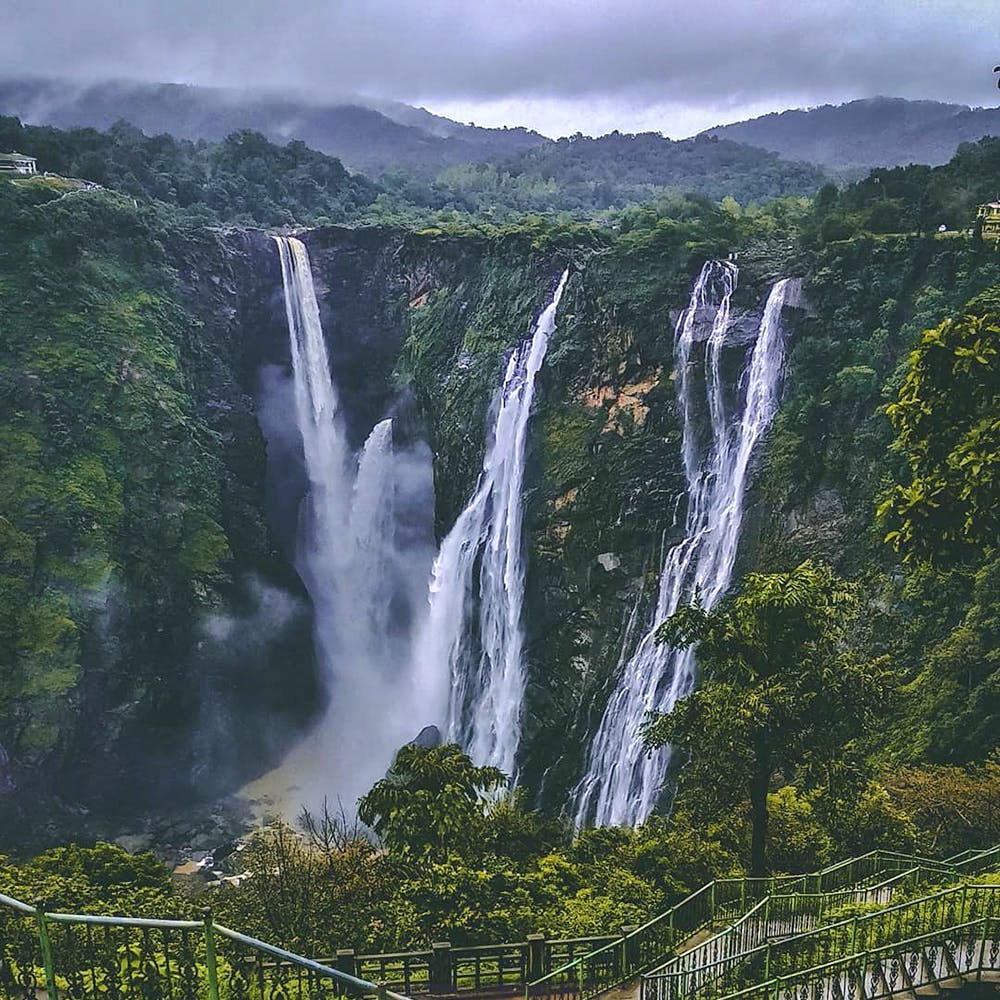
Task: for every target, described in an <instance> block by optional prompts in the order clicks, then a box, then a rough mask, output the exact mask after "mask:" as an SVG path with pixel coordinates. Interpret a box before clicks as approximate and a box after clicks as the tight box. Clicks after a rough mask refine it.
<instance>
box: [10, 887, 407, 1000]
mask: <svg viewBox="0 0 1000 1000" xmlns="http://www.w3.org/2000/svg"><path fill="white" fill-rule="evenodd" d="M98 996H103V997H108V998H109V1000H111V998H125V997H137V998H148V1000H262V998H265V997H267V998H270V997H277V996H280V997H283V998H285V1000H325V998H332V997H345V996H350V997H363V998H366V997H373V998H378V1000H407V998H406V997H404V996H402V995H400V994H399V993H395V992H393V991H391V990H390V989H388V987H387V986H386V985H385V984H376V983H372V982H368V981H366V980H364V979H360V978H358V977H356V976H352V975H350V974H348V973H345V972H343V971H341V970H339V969H335V968H331V967H330V966H327V965H324V964H323V963H321V962H316V961H313V960H312V959H309V958H303V957H302V956H301V955H295V954H293V953H292V952H289V951H286V950H285V949H284V948H278V947H276V946H275V945H272V944H268V943H267V942H265V941H259V940H257V939H256V938H253V937H249V936H248V935H246V934H241V933H239V931H234V930H230V929H229V928H228V927H223V926H222V925H221V924H217V923H215V921H214V920H213V919H212V915H211V913H210V912H208V911H206V912H205V915H204V919H202V920H200V921H199V920H153V919H145V918H136V917H104V916H89V915H84V914H77V913H51V912H48V911H47V910H46V909H45V907H44V906H43V905H41V904H38V905H36V906H29V905H28V904H27V903H23V902H21V901H20V900H17V899H13V898H12V897H10V896H5V895H2V894H0V997H2V998H3V1000H38V998H39V997H45V998H47V1000H60V998H66V1000H84V998H91V997H98Z"/></svg>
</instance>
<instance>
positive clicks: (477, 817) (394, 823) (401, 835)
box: [358, 743, 507, 854]
mask: <svg viewBox="0 0 1000 1000" xmlns="http://www.w3.org/2000/svg"><path fill="white" fill-rule="evenodd" d="M506 783H507V777H506V775H505V774H504V773H503V772H502V771H499V770H497V768H495V767H476V765H475V764H473V763H472V761H471V760H470V758H469V757H468V755H467V754H465V753H463V752H462V749H461V747H459V746H458V745H457V744H455V743H447V744H445V745H444V746H439V747H433V748H431V749H427V748H425V747H420V746H417V745H416V744H413V743H409V744H407V745H406V746H404V747H403V748H402V749H401V750H400V751H399V753H398V754H396V760H395V762H394V763H393V765H392V767H391V768H390V769H389V773H388V774H387V775H386V777H385V778H383V779H382V780H381V781H379V782H377V783H376V784H375V785H374V786H373V787H372V789H371V791H370V792H368V794H367V795H364V796H362V798H361V799H360V800H359V801H358V816H359V817H360V818H361V821H362V822H363V823H366V824H367V825H368V826H370V827H371V828H372V829H373V830H374V831H375V832H376V833H377V834H378V835H379V837H381V838H382V840H383V841H384V843H385V844H386V846H387V847H388V848H389V849H390V850H394V851H399V852H400V853H404V854H408V853H412V854H421V853H424V852H428V851H429V852H432V853H437V854H442V853H447V852H448V851H449V850H460V849H462V848H466V847H468V846H469V845H470V844H471V843H474V842H475V841H476V840H477V839H478V838H479V835H480V834H481V831H482V827H483V821H484V816H485V813H486V810H487V808H488V806H489V802H490V799H491V797H492V795H493V793H494V792H496V791H498V790H499V789H501V788H502V787H503V786H504V785H506Z"/></svg>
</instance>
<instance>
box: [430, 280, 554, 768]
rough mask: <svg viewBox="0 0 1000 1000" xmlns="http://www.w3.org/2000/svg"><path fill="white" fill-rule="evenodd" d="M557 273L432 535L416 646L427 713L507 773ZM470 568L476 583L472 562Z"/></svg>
mask: <svg viewBox="0 0 1000 1000" xmlns="http://www.w3.org/2000/svg"><path fill="white" fill-rule="evenodd" d="M568 277H569V272H568V271H566V272H564V273H563V275H562V277H561V278H560V280H559V283H558V285H557V286H556V289H555V291H554V292H553V294H552V297H551V299H550V301H549V303H548V305H546V306H545V308H544V310H543V311H542V313H541V315H540V316H539V317H538V320H537V322H536V323H535V326H534V329H533V331H532V333H531V335H530V336H529V337H527V338H525V339H524V340H523V341H522V342H521V343H520V344H519V345H518V346H517V347H515V348H514V350H513V351H512V353H511V355H510V358H509V359H508V361H507V365H506V367H505V369H504V375H503V382H502V383H501V386H500V389H499V390H498V392H497V395H496V397H495V399H494V402H493V407H492V410H491V413H492V427H491V431H490V434H489V436H488V441H487V448H486V455H485V457H484V459H483V467H482V471H481V473H480V475H479V480H478V482H477V484H476V489H475V491H474V492H473V494H472V497H471V499H470V500H469V502H468V504H467V505H466V507H465V509H464V510H463V511H462V513H461V514H460V515H459V517H458V519H457V520H456V522H455V524H454V526H453V527H452V529H451V531H450V532H449V533H448V535H447V536H446V537H445V539H444V541H443V542H442V543H441V549H440V552H439V553H438V557H437V559H436V560H435V562H434V567H433V570H432V574H431V585H430V608H429V614H428V618H427V622H426V626H425V629H424V634H423V637H422V641H421V643H420V647H419V654H418V661H419V671H420V673H419V683H418V689H419V690H420V691H421V693H422V698H423V699H424V701H425V703H427V704H429V708H428V711H429V714H430V717H432V718H436V719H441V718H445V719H446V720H447V721H446V725H445V734H446V737H447V739H449V740H451V741H454V742H457V743H459V744H461V745H462V746H463V747H464V748H465V749H466V751H467V752H468V753H469V754H470V755H471V756H472V758H473V760H475V762H476V763H477V764H490V765H493V766H495V767H499V768H500V769H501V770H503V771H504V772H505V773H507V774H509V775H513V774H514V767H515V756H516V753H517V747H518V743H519V741H520V734H521V709H522V704H523V701H524V691H525V684H526V678H525V666H524V649H523V647H524V635H523V632H522V626H521V611H522V605H523V602H524V578H525V560H524V551H523V540H522V537H521V535H522V520H523V492H524V463H525V443H526V440H527V433H528V418H529V416H530V413H531V403H532V399H533V398H534V391H535V377H536V375H537V374H538V370H539V369H540V368H541V365H542V361H543V360H544V358H545V351H546V349H547V347H548V341H549V336H550V335H551V333H552V331H553V329H554V328H555V320H556V309H557V308H558V306H559V300H560V298H561V297H562V293H563V289H564V288H565V287H566V281H567V279H568ZM477 567H478V587H476V586H475V583H476V580H477V574H476V570H477Z"/></svg>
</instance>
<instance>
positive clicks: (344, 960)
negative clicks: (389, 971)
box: [334, 948, 409, 992]
mask: <svg viewBox="0 0 1000 1000" xmlns="http://www.w3.org/2000/svg"><path fill="white" fill-rule="evenodd" d="M334 968H335V969H337V970H338V971H339V972H343V973H346V974H347V975H348V976H354V977H355V978H357V976H358V971H357V968H358V967H357V962H356V960H355V956H354V949H353V948H339V949H337V959H336V962H335V964H334ZM407 992H409V986H408V985H407Z"/></svg>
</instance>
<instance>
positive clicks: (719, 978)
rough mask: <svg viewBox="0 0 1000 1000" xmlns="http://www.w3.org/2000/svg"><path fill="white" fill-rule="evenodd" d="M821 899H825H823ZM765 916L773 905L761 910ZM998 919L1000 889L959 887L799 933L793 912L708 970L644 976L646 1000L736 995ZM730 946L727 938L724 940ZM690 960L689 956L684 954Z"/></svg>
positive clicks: (761, 925) (758, 926) (676, 966)
mask: <svg viewBox="0 0 1000 1000" xmlns="http://www.w3.org/2000/svg"><path fill="white" fill-rule="evenodd" d="M820 898H822V897H820ZM761 909H762V910H765V909H767V907H766V906H765V907H761ZM998 916H1000V886H991V885H983V886H976V885H973V886H969V885H963V886H957V887H955V888H952V889H943V890H940V891H938V892H936V893H932V894H930V895H928V896H924V897H922V898H920V899H916V900H911V901H909V902H905V903H900V904H898V905H896V906H889V907H885V908H883V909H880V910H878V911H876V912H874V913H870V914H867V915H865V916H855V917H851V918H849V919H846V920H840V921H836V922H834V923H830V924H827V925H826V926H823V927H814V928H812V929H806V930H803V931H801V932H797V931H796V930H795V929H794V920H793V919H791V920H790V919H789V917H788V914H787V912H774V911H773V910H772V913H771V917H772V922H771V923H770V924H768V923H767V922H765V921H764V920H761V921H759V922H753V927H754V931H753V937H755V938H756V940H752V941H751V944H750V947H747V948H746V949H745V950H743V951H742V952H730V953H722V954H719V955H718V956H717V957H714V958H713V959H712V960H710V961H708V962H705V963H703V964H696V963H692V964H688V965H685V963H683V962H676V963H674V962H672V963H670V965H669V966H668V967H665V969H663V970H659V971H656V972H653V973H649V974H647V975H645V976H643V978H642V989H641V997H642V1000H680V998H682V997H688V998H690V997H695V996H704V997H710V996H711V997H715V996H718V995H719V994H727V993H733V992H738V991H740V990H742V989H744V988H746V987H747V986H748V985H750V984H752V983H755V982H758V981H760V980H762V979H763V980H767V979H770V978H771V977H773V976H776V975H777V976H783V975H788V974H790V973H792V972H794V971H795V970H796V969H802V968H811V967H813V966H817V965H823V964H825V963H828V962H831V961H833V960H834V959H835V958H836V957H837V956H839V955H845V954H847V955H852V954H856V953H858V952H862V951H870V950H872V949H875V948H878V947H881V946H882V945H886V944H890V943H892V942H894V941H902V940H905V939H907V938H911V937H915V936H919V935H921V934H925V933H931V932H932V931H937V930H940V929H942V928H946V927H952V926H957V925H959V924H964V923H967V922H969V921H975V920H979V919H982V918H984V917H989V918H994V917H998ZM728 940H730V939H729V938H728V937H726V938H724V939H723V941H724V942H725V941H728ZM681 958H682V959H683V958H686V956H681Z"/></svg>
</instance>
